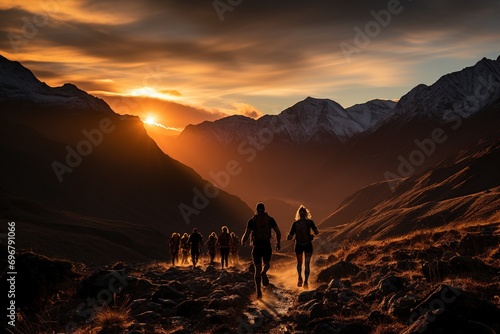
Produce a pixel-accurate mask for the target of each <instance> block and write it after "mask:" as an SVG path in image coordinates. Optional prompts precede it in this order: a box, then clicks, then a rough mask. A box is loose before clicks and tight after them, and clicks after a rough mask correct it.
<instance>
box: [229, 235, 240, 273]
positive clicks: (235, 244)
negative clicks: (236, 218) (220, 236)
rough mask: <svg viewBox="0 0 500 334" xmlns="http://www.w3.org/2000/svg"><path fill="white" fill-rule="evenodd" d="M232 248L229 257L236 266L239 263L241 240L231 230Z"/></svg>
mask: <svg viewBox="0 0 500 334" xmlns="http://www.w3.org/2000/svg"><path fill="white" fill-rule="evenodd" d="M230 235H231V250H230V251H229V255H230V256H229V259H230V260H231V264H232V265H233V266H234V265H236V264H238V261H239V255H238V246H239V245H240V240H239V238H238V236H237V235H236V234H234V232H231V234H230Z"/></svg>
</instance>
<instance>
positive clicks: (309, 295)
mask: <svg viewBox="0 0 500 334" xmlns="http://www.w3.org/2000/svg"><path fill="white" fill-rule="evenodd" d="M315 293H316V290H310V291H304V292H301V293H299V296H298V297H297V300H298V302H299V303H301V304H303V303H306V302H308V301H310V300H311V299H313V298H314V294H315Z"/></svg>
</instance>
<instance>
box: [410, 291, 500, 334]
mask: <svg viewBox="0 0 500 334" xmlns="http://www.w3.org/2000/svg"><path fill="white" fill-rule="evenodd" d="M444 311H446V312H447V315H448V316H449V317H450V318H452V319H455V318H457V319H458V318H463V321H462V323H464V324H465V322H469V321H474V322H480V323H483V324H485V325H486V326H492V327H498V326H500V310H499V309H498V308H497V307H496V306H495V305H493V304H492V303H490V302H488V301H486V300H483V299H481V298H478V297H475V296H472V295H471V294H469V293H467V292H465V291H463V290H460V289H456V288H454V287H452V286H450V285H444V284H443V285H441V286H439V287H437V288H436V289H435V290H434V291H433V292H432V293H430V294H429V295H428V296H427V297H426V298H425V299H424V300H423V301H422V302H421V303H420V304H418V305H417V306H415V307H414V308H413V309H412V312H411V314H410V317H409V321H410V323H413V322H416V321H417V319H420V320H419V321H420V322H422V321H424V322H429V321H432V322H435V321H436V320H435V319H438V318H440V317H441V314H444ZM428 312H431V313H432V314H430V316H426V314H427V313H428ZM422 317H423V318H424V319H423V320H422V319H421V318H422ZM441 320H442V319H440V321H439V324H440V326H441ZM443 322H445V321H444V320H443ZM450 333H451V332H450Z"/></svg>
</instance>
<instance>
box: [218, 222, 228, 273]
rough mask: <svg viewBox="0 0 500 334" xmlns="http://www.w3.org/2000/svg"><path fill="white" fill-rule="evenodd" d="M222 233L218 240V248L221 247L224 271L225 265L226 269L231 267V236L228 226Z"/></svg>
mask: <svg viewBox="0 0 500 334" xmlns="http://www.w3.org/2000/svg"><path fill="white" fill-rule="evenodd" d="M221 230H222V233H221V234H219V237H218V238H217V246H218V247H219V252H220V264H221V267H222V269H224V263H225V264H226V268H227V267H228V266H229V264H228V258H229V250H230V249H231V236H230V235H229V230H228V228H227V226H222V229H221Z"/></svg>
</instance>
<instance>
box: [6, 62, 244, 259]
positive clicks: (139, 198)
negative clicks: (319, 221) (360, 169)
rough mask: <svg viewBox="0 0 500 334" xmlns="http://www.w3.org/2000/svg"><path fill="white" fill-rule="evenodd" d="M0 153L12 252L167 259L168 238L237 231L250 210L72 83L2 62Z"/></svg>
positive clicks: (129, 120)
mask: <svg viewBox="0 0 500 334" xmlns="http://www.w3.org/2000/svg"><path fill="white" fill-rule="evenodd" d="M0 156H1V157H2V161H3V163H2V164H1V166H0V198H1V206H2V210H1V216H0V219H1V220H12V221H15V222H16V224H17V226H18V229H17V231H18V239H17V240H18V245H17V246H18V247H19V248H21V247H25V248H33V249H35V250H36V249H39V250H44V253H51V254H48V255H58V256H63V257H64V256H71V258H72V259H75V260H82V261H86V262H90V263H109V262H110V261H113V260H120V259H123V260H126V259H129V260H134V261H137V260H146V259H152V258H154V259H166V258H168V256H169V255H168V250H167V247H166V242H167V240H168V237H169V235H170V234H171V233H172V232H174V231H175V232H181V233H183V232H188V233H190V232H191V231H192V229H193V227H198V229H199V230H200V231H201V232H202V233H203V234H204V235H205V236H208V234H209V233H210V232H212V231H220V228H221V226H222V225H227V226H228V227H229V228H230V230H234V231H236V232H238V234H241V233H242V232H243V230H244V228H245V223H246V221H247V220H248V217H250V216H251V214H252V210H251V209H250V208H249V207H248V206H247V205H246V204H245V203H243V202H242V201H241V200H240V199H238V198H237V197H235V196H232V195H230V194H228V193H226V192H224V191H222V190H219V189H217V188H215V187H213V186H212V185H211V184H210V183H207V182H206V181H205V180H203V179H202V178H201V177H200V176H199V175H198V174H196V173H195V172H194V171H193V170H192V169H191V168H189V167H187V166H185V165H183V164H181V163H179V162H178V161H176V160H174V159H172V158H170V157H169V156H167V155H165V154H164V153H163V152H162V151H161V150H160V149H159V147H158V146H157V145H156V143H155V142H154V141H153V140H152V139H151V138H150V137H149V136H148V135H147V133H146V130H145V128H144V125H143V123H142V121H141V120H140V119H139V118H138V117H135V116H123V115H118V114H116V113H114V112H113V111H112V110H111V109H110V107H109V106H108V105H107V104H106V103H105V102H104V101H103V100H101V99H98V98H96V97H93V96H91V95H88V94H87V93H85V92H83V91H81V90H79V89H78V88H76V87H75V86H73V85H70V84H66V85H64V86H62V87H56V88H51V87H49V86H47V85H46V84H44V83H42V82H40V81H38V80H37V79H36V78H35V77H34V76H33V74H32V73H31V72H30V71H29V70H28V69H26V68H24V67H23V66H22V65H20V64H19V63H17V62H12V61H9V60H7V59H6V58H3V57H2V58H0ZM3 226H6V225H3ZM3 233H5V231H3ZM75 250H77V251H75Z"/></svg>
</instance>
